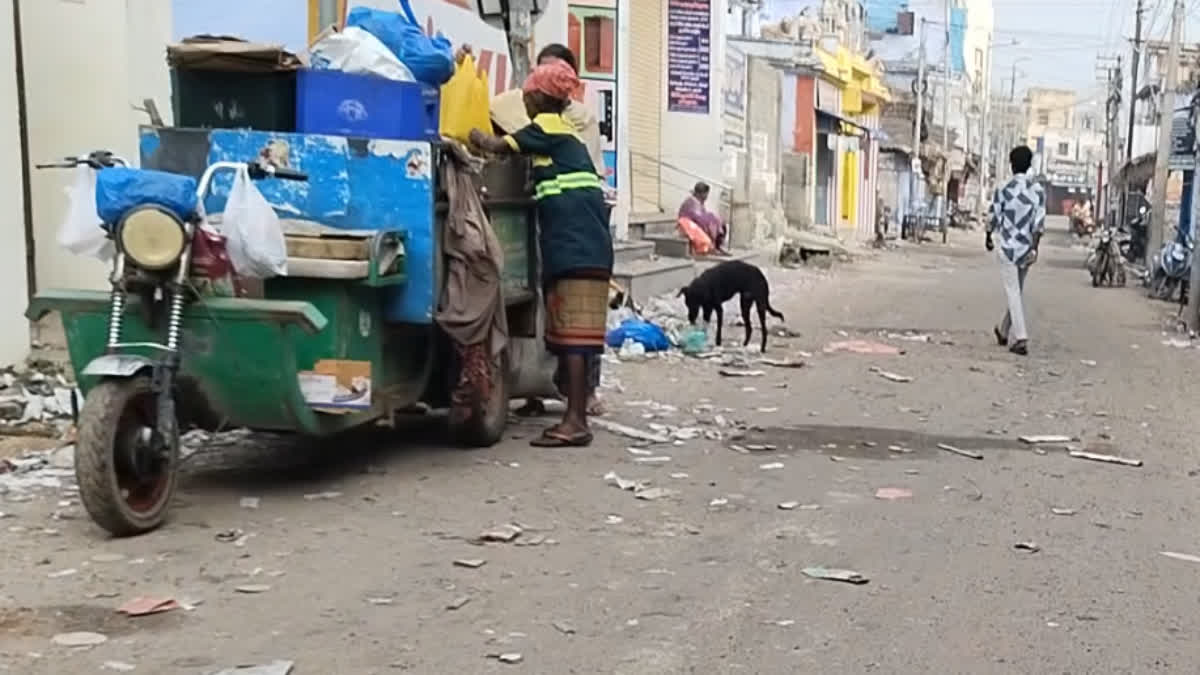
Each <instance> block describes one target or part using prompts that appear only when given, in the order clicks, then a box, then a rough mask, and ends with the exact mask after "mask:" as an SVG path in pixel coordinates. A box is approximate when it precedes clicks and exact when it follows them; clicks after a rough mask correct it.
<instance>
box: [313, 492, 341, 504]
mask: <svg viewBox="0 0 1200 675" xmlns="http://www.w3.org/2000/svg"><path fill="white" fill-rule="evenodd" d="M341 496H342V493H340V492H314V493H312V494H308V495H304V498H305V499H306V500H308V501H310V502H315V501H320V500H323V499H337V498H338V497H341Z"/></svg>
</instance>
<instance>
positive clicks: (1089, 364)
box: [1079, 359, 1099, 368]
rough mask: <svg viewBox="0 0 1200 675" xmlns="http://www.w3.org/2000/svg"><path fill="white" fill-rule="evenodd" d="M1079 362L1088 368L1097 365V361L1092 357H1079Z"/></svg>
mask: <svg viewBox="0 0 1200 675" xmlns="http://www.w3.org/2000/svg"><path fill="white" fill-rule="evenodd" d="M1079 362H1080V363H1082V364H1083V365H1085V366H1087V367H1089V368H1095V367H1096V366H1098V365H1099V363H1097V362H1096V361H1094V360H1092V359H1080V360H1079Z"/></svg>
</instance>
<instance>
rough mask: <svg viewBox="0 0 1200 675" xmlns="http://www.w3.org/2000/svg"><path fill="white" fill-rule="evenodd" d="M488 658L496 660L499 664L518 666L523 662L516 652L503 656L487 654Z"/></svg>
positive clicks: (523, 658)
mask: <svg viewBox="0 0 1200 675" xmlns="http://www.w3.org/2000/svg"><path fill="white" fill-rule="evenodd" d="M488 658H489V659H496V660H497V661H499V662H500V663H507V664H509V665H515V664H518V663H520V662H522V661H524V660H525V657H524V656H521V655H520V654H518V653H517V652H507V653H504V654H488Z"/></svg>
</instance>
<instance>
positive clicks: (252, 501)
mask: <svg viewBox="0 0 1200 675" xmlns="http://www.w3.org/2000/svg"><path fill="white" fill-rule="evenodd" d="M260 501H261V500H260V499H259V498H258V497H242V498H241V499H239V500H238V506H240V507H242V508H243V509H257V508H258V505H259V503H260Z"/></svg>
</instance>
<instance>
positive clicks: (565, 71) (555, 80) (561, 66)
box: [522, 59, 579, 101]
mask: <svg viewBox="0 0 1200 675" xmlns="http://www.w3.org/2000/svg"><path fill="white" fill-rule="evenodd" d="M578 88H579V76H578V75H576V74H575V71H574V70H573V69H572V68H571V66H570V65H568V64H567V62H566V61H562V60H560V59H554V60H553V61H549V62H547V63H543V64H542V65H540V66H538V67H537V68H534V69H533V72H532V73H530V74H529V77H528V78H527V79H526V80H525V86H524V87H522V90H523V91H524V92H525V93H527V94H530V93H533V92H535V91H537V92H541V93H543V94H545V95H547V96H549V97H551V98H556V99H559V100H561V101H565V100H567V99H569V98H571V95H572V94H574V93H575V90H576V89H578Z"/></svg>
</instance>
